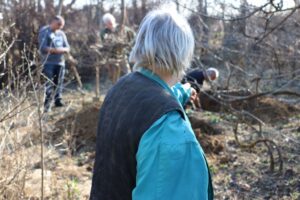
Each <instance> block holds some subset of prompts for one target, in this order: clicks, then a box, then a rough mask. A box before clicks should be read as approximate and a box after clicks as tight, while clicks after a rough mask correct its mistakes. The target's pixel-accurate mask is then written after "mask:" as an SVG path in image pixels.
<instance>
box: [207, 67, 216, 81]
mask: <svg viewBox="0 0 300 200" xmlns="http://www.w3.org/2000/svg"><path fill="white" fill-rule="evenodd" d="M206 73H207V75H208V78H209V80H210V79H211V78H210V77H211V75H212V74H213V73H214V74H215V76H216V79H218V78H219V70H217V69H216V68H213V67H210V68H208V69H207V70H206Z"/></svg>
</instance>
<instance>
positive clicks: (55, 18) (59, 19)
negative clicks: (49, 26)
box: [51, 15, 65, 23]
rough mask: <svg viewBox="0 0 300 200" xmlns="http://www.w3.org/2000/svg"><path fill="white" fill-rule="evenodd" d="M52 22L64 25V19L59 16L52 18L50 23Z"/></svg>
mask: <svg viewBox="0 0 300 200" xmlns="http://www.w3.org/2000/svg"><path fill="white" fill-rule="evenodd" d="M53 21H59V22H61V23H64V21H65V20H64V18H63V17H62V16H60V15H56V16H54V17H53V18H52V19H51V22H53Z"/></svg>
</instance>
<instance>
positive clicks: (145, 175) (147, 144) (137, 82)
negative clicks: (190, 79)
mask: <svg viewBox="0 0 300 200" xmlns="http://www.w3.org/2000/svg"><path fill="white" fill-rule="evenodd" d="M193 51H194V36H193V33H192V30H191V28H190V26H189V24H188V22H187V20H186V19H185V18H184V17H183V16H181V15H179V14H178V13H177V12H176V11H175V10H169V9H168V10H166V9H158V10H154V11H151V12H150V13H148V14H147V15H146V17H145V18H144V19H143V21H142V23H141V25H140V28H139V32H138V34H137V37H136V42H135V45H134V47H133V49H132V51H131V54H130V60H131V61H132V62H134V63H135V64H134V72H133V73H130V74H129V75H127V76H124V77H122V78H121V79H120V80H119V81H118V82H117V83H116V84H115V85H114V86H113V87H112V88H111V89H110V90H109V92H108V93H107V95H106V98H105V100H104V103H103V105H102V107H101V110H100V115H99V121H98V130H97V141H96V156H95V163H94V169H93V178H92V187H91V193H90V199H91V200H100V199H101V200H119V199H122V200H129V199H133V200H145V199H157V200H160V199H161V200H166V199H172V200H182V199H197V200H207V199H209V200H210V199H213V187H212V181H211V176H210V172H209V167H208V164H207V161H206V158H205V154H204V152H203V149H202V148H201V146H200V144H199V143H198V141H197V139H196V137H195V134H194V132H193V129H192V127H191V124H190V122H189V119H188V117H187V116H186V114H185V112H184V109H183V106H184V104H185V103H186V102H187V101H188V100H189V99H195V96H196V91H195V90H194V89H193V88H191V86H190V84H189V83H186V84H181V83H180V82H179V81H180V80H181V79H182V76H183V74H184V71H185V70H186V68H187V67H188V66H189V65H190V61H191V59H192V56H193Z"/></svg>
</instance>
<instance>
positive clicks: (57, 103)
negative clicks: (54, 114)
mask: <svg viewBox="0 0 300 200" xmlns="http://www.w3.org/2000/svg"><path fill="white" fill-rule="evenodd" d="M55 106H56V107H63V106H65V104H64V103H63V102H62V101H61V100H57V101H55Z"/></svg>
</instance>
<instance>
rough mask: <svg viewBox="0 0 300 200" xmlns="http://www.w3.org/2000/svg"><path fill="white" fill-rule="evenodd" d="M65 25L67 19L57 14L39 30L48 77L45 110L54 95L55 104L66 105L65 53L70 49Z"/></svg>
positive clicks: (47, 109) (44, 66)
mask: <svg viewBox="0 0 300 200" xmlns="http://www.w3.org/2000/svg"><path fill="white" fill-rule="evenodd" d="M64 25H65V20H64V19H63V18H62V17H61V16H55V17H53V18H52V20H51V22H50V24H49V25H46V26H44V27H42V28H41V29H40V31H39V37H38V40H39V51H40V54H41V61H42V65H43V74H44V75H45V76H46V78H47V83H46V88H45V101H44V111H45V112H48V111H50V108H51V102H52V100H53V95H54V103H55V106H56V107H62V106H64V104H63V102H62V96H61V94H62V90H63V80H64V74H65V56H64V54H65V53H68V52H69V51H70V46H69V43H68V40H67V37H66V35H65V33H64V32H63V31H62V30H61V29H62V28H63V27H64Z"/></svg>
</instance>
